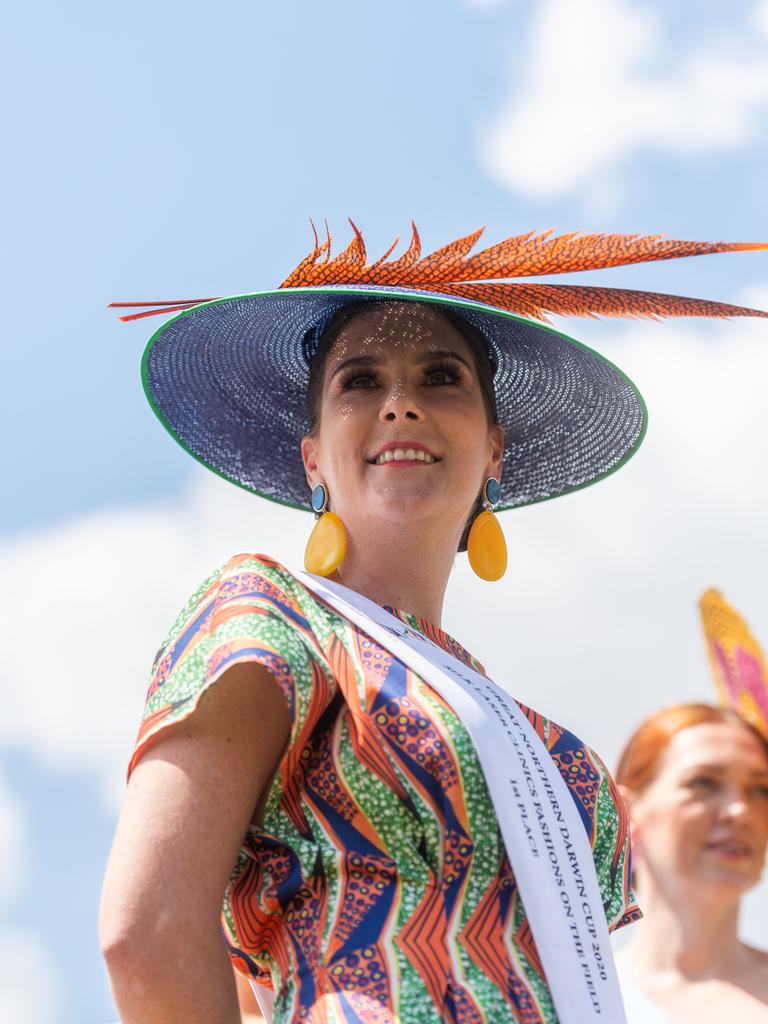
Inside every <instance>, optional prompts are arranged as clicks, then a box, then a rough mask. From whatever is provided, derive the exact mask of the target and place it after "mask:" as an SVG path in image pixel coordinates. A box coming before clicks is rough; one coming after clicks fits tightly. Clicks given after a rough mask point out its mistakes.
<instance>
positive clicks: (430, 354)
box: [417, 348, 472, 370]
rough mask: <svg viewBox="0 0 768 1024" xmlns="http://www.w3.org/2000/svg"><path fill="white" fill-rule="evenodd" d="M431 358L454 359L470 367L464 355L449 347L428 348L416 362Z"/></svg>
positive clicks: (427, 360)
mask: <svg viewBox="0 0 768 1024" xmlns="http://www.w3.org/2000/svg"><path fill="white" fill-rule="evenodd" d="M431 359H456V360H458V361H459V362H460V363H463V364H464V365H465V366H466V368H467V369H468V370H471V369H472V367H471V366H470V365H469V363H468V362H467V360H466V359H465V358H464V356H462V355H460V354H459V353H458V352H454V351H453V349H451V348H431V349H428V350H427V351H426V352H425V353H424V354H423V355H421V356H419V358H418V359H417V362H419V363H428V362H429V361H430V360H431Z"/></svg>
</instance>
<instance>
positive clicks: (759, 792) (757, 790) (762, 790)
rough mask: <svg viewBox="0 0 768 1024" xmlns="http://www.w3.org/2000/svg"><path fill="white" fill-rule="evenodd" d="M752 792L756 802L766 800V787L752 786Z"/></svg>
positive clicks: (767, 795) (767, 789)
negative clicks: (756, 799)
mask: <svg viewBox="0 0 768 1024" xmlns="http://www.w3.org/2000/svg"><path fill="white" fill-rule="evenodd" d="M752 792H753V794H754V795H755V796H756V797H757V798H758V800H768V786H763V785H759V786H753V787H752Z"/></svg>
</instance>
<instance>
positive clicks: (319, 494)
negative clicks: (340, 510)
mask: <svg viewBox="0 0 768 1024" xmlns="http://www.w3.org/2000/svg"><path fill="white" fill-rule="evenodd" d="M309 502H310V504H311V506H312V511H313V512H314V513H315V515H316V516H321V515H322V514H323V512H325V511H326V510H327V508H328V494H327V492H326V490H325V488H324V487H323V485H322V484H315V486H314V487H313V488H312V497H311V498H310V499H309Z"/></svg>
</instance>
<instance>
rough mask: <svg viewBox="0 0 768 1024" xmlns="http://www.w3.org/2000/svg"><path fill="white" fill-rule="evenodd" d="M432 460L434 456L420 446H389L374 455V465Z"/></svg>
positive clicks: (429, 461)
mask: <svg viewBox="0 0 768 1024" xmlns="http://www.w3.org/2000/svg"><path fill="white" fill-rule="evenodd" d="M394 461H397V462H414V461H416V462H424V463H431V462H434V461H435V460H434V457H433V456H432V455H430V454H429V452H425V451H423V450H422V449H421V448H389V449H388V450H387V451H385V452H382V453H381V454H380V455H377V456H376V465H377V466H383V465H384V463H385V462H394Z"/></svg>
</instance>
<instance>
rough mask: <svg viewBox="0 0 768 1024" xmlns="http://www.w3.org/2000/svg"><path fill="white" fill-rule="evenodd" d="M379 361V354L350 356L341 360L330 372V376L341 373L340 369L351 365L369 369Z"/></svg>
mask: <svg viewBox="0 0 768 1024" xmlns="http://www.w3.org/2000/svg"><path fill="white" fill-rule="evenodd" d="M380 362H381V357H380V356H350V357H349V359H345V360H343V362H341V363H339V365H338V366H337V367H336V369H335V370H334V371H333V373H332V374H331V377H335V376H336V374H337V373H341V371H342V370H347V369H349V367H351V366H356V367H359V368H360V369H364V370H369V369H370V368H371V367H372V366H377V365H378V364H379V363H380Z"/></svg>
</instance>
